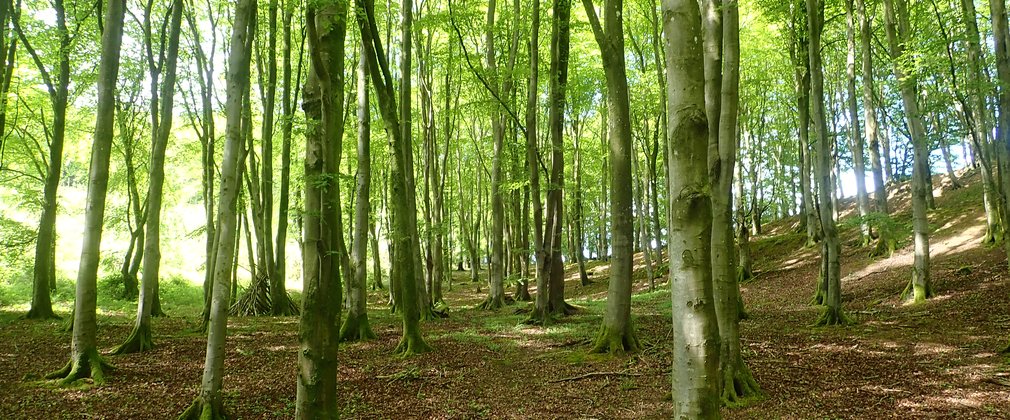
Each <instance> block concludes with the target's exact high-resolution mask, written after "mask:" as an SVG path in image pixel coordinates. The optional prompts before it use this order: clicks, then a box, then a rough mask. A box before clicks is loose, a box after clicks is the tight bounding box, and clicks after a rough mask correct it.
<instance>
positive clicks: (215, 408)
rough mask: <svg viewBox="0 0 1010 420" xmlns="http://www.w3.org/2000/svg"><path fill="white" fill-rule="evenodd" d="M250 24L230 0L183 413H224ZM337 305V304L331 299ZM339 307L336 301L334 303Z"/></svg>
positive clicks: (249, 15)
mask: <svg viewBox="0 0 1010 420" xmlns="http://www.w3.org/2000/svg"><path fill="white" fill-rule="evenodd" d="M255 28H256V1H255V0H240V1H239V2H238V3H236V4H235V12H234V23H233V26H232V34H231V46H232V47H231V53H230V54H229V55H228V74H227V76H228V78H227V80H228V90H227V99H226V103H225V110H226V116H227V120H226V122H225V136H226V137H225V150H224V156H223V158H222V161H221V189H220V191H219V192H218V205H217V221H218V236H217V238H216V242H217V244H216V248H217V249H216V252H215V253H216V255H215V256H214V258H213V261H214V274H213V276H212V277H211V278H212V279H213V281H214V284H213V288H212V293H211V307H210V311H208V312H209V318H210V322H209V324H208V328H207V353H206V358H205V360H204V366H203V380H202V381H201V386H200V394H199V395H198V396H197V397H196V399H195V400H194V401H193V404H192V405H190V406H189V408H187V409H186V411H185V412H183V414H182V416H181V418H184V419H223V418H225V417H226V415H225V408H224V400H223V396H222V393H221V389H222V382H223V380H224V355H225V340H226V337H227V335H228V306H229V305H228V300H229V297H230V293H229V292H230V289H231V282H230V281H229V280H230V276H229V274H230V273H231V271H232V266H233V264H235V259H234V251H235V246H236V245H235V237H236V236H237V234H238V232H237V229H236V221H237V219H238V217H237V214H236V211H237V205H238V195H239V189H240V188H241V184H240V183H239V155H241V154H242V147H243V146H242V144H243V136H242V112H243V111H242V102H243V101H242V98H243V96H244V93H245V92H246V89H247V88H248V86H249V64H250V60H251V56H252V42H253V37H254V34H255ZM337 306H338V305H337ZM338 307H339V306H338Z"/></svg>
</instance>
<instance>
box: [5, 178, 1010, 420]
mask: <svg viewBox="0 0 1010 420" xmlns="http://www.w3.org/2000/svg"><path fill="white" fill-rule="evenodd" d="M937 181H938V184H937V185H938V187H939V188H938V189H937V191H936V194H937V199H936V203H937V206H938V209H937V210H936V211H934V212H933V213H932V215H931V216H930V217H931V219H930V222H931V226H932V227H933V229H934V235H933V240H932V241H931V242H932V252H933V259H932V261H933V281H934V287H935V291H936V293H937V296H936V297H935V298H933V299H931V300H930V301H928V302H926V303H924V304H920V305H915V306H907V305H903V304H902V303H901V302H900V301H899V299H898V295H899V293H900V292H901V290H902V289H903V288H904V287H905V284H906V283H907V281H908V279H909V277H910V265H911V250H910V248H911V247H910V245H909V242H910V241H909V240H908V239H907V238H906V239H905V240H904V241H903V242H902V243H901V245H902V247H901V248H900V249H899V250H898V252H896V253H895V254H894V255H893V256H892V257H891V258H886V259H871V258H868V257H867V256H866V254H867V250H866V249H864V248H859V247H858V245H859V243H858V239H857V238H856V235H857V229H858V227H856V226H854V225H852V224H851V223H842V228H843V233H844V235H843V240H844V245H843V254H844V255H843V260H842V261H843V265H842V274H843V276H844V280H843V284H842V288H843V306H844V309H845V310H846V312H847V313H848V314H849V316H851V317H852V318H853V319H855V320H856V321H857V323H856V324H855V325H853V326H848V327H829V328H815V327H811V326H810V324H811V323H812V322H813V321H814V319H815V318H816V316H817V309H816V308H815V307H812V306H810V305H809V301H810V298H811V296H812V294H813V290H814V281H815V279H816V278H817V270H818V264H817V263H818V258H817V253H816V248H807V247H804V246H803V243H804V236H803V235H802V234H797V233H795V224H796V221H795V220H794V219H790V220H785V221H782V222H779V223H775V224H771V225H769V226H766V232H765V234H763V235H760V236H757V237H755V238H754V240H753V252H754V256H755V259H756V269H757V278H756V279H755V280H754V281H752V282H749V283H747V284H745V285H743V287H742V291H743V296H744V300H745V304H746V309H747V313H748V314H749V315H750V318H749V319H748V320H745V321H743V322H742V323H741V335H742V340H743V347H744V356H745V359H746V361H747V363H748V364H749V366H750V368H751V370H752V371H753V373H754V377H755V379H756V380H757V382H758V383H759V384H760V385H761V387H762V390H763V393H764V396H763V397H762V398H761V399H759V400H756V401H752V402H751V403H750V404H748V405H747V406H746V407H743V408H735V409H724V410H723V415H724V417H727V418H896V419H897V418H901V419H907V418H924V417H929V418H972V419H984V418H1007V415H1008V414H1007V413H1010V365H1008V360H1007V358H1006V357H1005V356H1001V355H1000V354H999V353H998V352H999V349H1001V348H1002V347H1003V346H1005V345H1006V344H1007V340H1008V339H1010V284H1008V283H1010V282H1008V277H1007V275H1006V263H1005V257H1004V254H1003V251H1002V248H1000V247H995V248H993V247H984V246H981V245H980V240H981V237H982V233H983V231H984V228H983V227H984V221H983V219H982V218H983V216H982V209H981V203H982V200H981V198H980V196H981V188H980V186H979V185H978V184H977V182H976V183H974V184H973V185H970V186H969V187H967V188H963V189H957V190H953V189H949V188H948V187H945V186H942V185H943V184H944V183H945V181H944V180H943V179H941V178H940V177H937ZM892 195H893V197H892V203H893V204H894V205H895V207H896V215H897V216H896V219H897V220H898V221H899V222H900V224H901V225H902V226H904V232H905V234H908V233H909V232H910V229H908V227H907V226H908V219H909V214H908V213H909V211H910V210H909V209H908V205H907V190H902V189H901V188H898V189H897V191H896V192H892ZM848 207H851V205H849V206H848ZM846 212H851V209H848V210H846ZM846 214H847V213H843V216H845V215H846ZM637 262H638V264H639V265H638V268H639V270H638V271H636V277H637V278H638V279H639V280H638V282H637V283H636V290H637V294H636V295H635V296H634V298H633V309H632V310H633V313H634V316H635V325H636V327H637V330H638V334H639V337H640V338H641V342H642V344H643V347H644V349H643V351H641V352H640V353H638V354H635V355H632V356H628V357H620V358H615V357H609V356H602V355H594V354H589V353H588V350H589V341H590V340H591V339H592V338H593V337H594V336H595V334H596V331H597V328H599V322H600V318H601V315H602V313H603V311H604V307H605V298H606V287H607V286H606V282H607V264H606V263H605V262H591V263H590V264H589V267H590V277H591V279H592V280H593V281H594V282H593V284H591V285H588V286H581V285H580V282H579V280H578V276H577V274H576V273H577V272H576V271H574V270H570V271H569V275H568V281H567V284H566V294H567V296H568V299H569V301H570V302H571V303H573V304H575V305H577V306H579V307H580V308H581V309H580V310H579V311H578V312H577V313H576V314H575V315H572V316H569V317H566V318H564V319H562V320H560V321H559V322H558V323H556V324H554V325H552V326H550V327H547V328H540V327H529V326H524V325H522V324H521V321H522V320H523V318H524V317H525V315H524V314H522V313H517V310H519V309H522V308H524V307H525V305H527V303H518V304H515V305H513V306H509V307H506V308H505V309H503V310H500V311H498V312H487V311H480V310H475V309H473V307H474V305H475V304H477V303H478V302H480V301H481V299H482V298H483V296H484V294H483V293H478V292H477V291H476V284H475V283H470V282H469V281H468V280H466V281H463V279H465V278H466V277H467V273H462V272H458V273H455V275H456V276H455V277H456V278H457V281H456V282H455V284H454V285H453V286H452V290H451V291H450V292H448V293H446V300H447V302H448V303H449V306H450V316H449V317H448V318H446V319H439V320H434V321H427V322H424V323H423V329H424V332H425V337H426V339H427V341H428V342H429V343H430V344H431V345H432V346H433V347H434V348H435V349H436V350H435V351H434V352H432V353H428V354H423V355H420V356H415V357H411V358H409V359H403V358H400V357H397V356H393V355H392V354H391V352H392V350H393V348H394V347H395V346H396V343H397V340H398V338H399V331H400V323H399V320H398V318H397V316H396V315H391V314H389V311H388V307H387V306H386V305H385V302H386V297H385V295H384V292H382V291H376V292H373V293H372V295H371V296H370V302H369V305H370V311H369V316H370V318H371V324H372V327H373V329H374V330H375V332H376V333H377V335H378V339H376V340H373V341H369V342H365V343H353V344H346V345H342V346H341V348H340V355H339V357H340V376H339V383H340V385H339V386H340V390H339V393H340V398H341V401H342V404H343V407H344V408H343V410H344V417H346V418H390V419H403V418H424V419H427V418H537V419H540V418H669V417H670V415H671V414H672V402H671V401H670V392H669V388H670V380H669V377H670V376H669V374H670V369H671V366H672V359H671V352H670V344H671V328H670V323H671V319H670V296H669V288H668V287H667V285H666V281H665V276H663V277H661V278H658V279H657V280H656V282H657V285H656V290H655V291H651V292H650V291H649V286H648V281H647V280H646V279H645V274H644V270H642V269H641V268H642V266H641V264H642V261H641V255H639V259H638V260H637ZM482 274H483V273H482ZM481 286H482V288H483V289H484V290H486V286H484V285H483V284H481ZM173 287H178V285H174V286H172V287H167V288H166V289H167V290H169V291H171V290H175V289H173ZM188 293H189V294H190V295H192V296H196V302H197V304H196V305H197V306H195V307H189V308H187V307H183V306H180V307H178V308H172V307H170V308H169V312H170V315H171V317H169V318H158V319H156V320H155V322H154V328H155V342H156V345H157V347H156V348H155V349H154V350H152V351H149V352H147V353H143V354H136V355H127V356H108V358H107V360H109V361H110V362H112V363H113V364H114V365H115V366H116V369H115V370H113V371H112V372H111V373H110V374H108V378H107V381H106V383H105V384H104V385H102V386H91V385H89V384H83V385H82V386H80V387H77V388H73V389H60V388H54V387H53V386H52V385H50V384H48V383H46V382H43V381H39V380H38V378H39V376H40V375H41V374H44V373H45V372H47V371H51V370H55V369H57V368H59V367H61V366H62V365H63V364H64V363H66V360H67V355H68V353H69V343H70V334H69V333H67V332H63V331H62V329H61V328H60V326H61V324H60V323H58V322H29V321H19V320H16V317H17V315H19V314H18V313H15V312H13V310H11V308H9V307H8V308H3V310H4V312H0V418H3V419H57V418H85V417H87V418H101V419H163V418H173V417H175V416H177V415H178V414H180V413H181V412H182V411H183V410H184V409H185V407H186V406H187V405H188V404H189V403H190V402H191V401H192V399H193V398H194V397H195V396H196V394H197V392H198V386H199V382H200V375H201V373H202V366H203V358H204V350H205V336H204V335H203V334H201V333H194V332H191V331H190V329H191V328H192V327H193V326H194V325H196V323H197V322H198V321H197V314H198V312H199V309H198V308H199V306H198V302H199V297H198V296H199V289H196V290H191V291H189V292H188ZM171 296H172V295H171V294H169V298H168V299H170V298H171ZM129 306H130V305H128V304H121V305H119V307H118V308H119V309H115V308H112V309H109V308H104V307H103V310H102V311H101V313H100V316H99V343H101V346H102V347H103V348H105V349H110V348H112V347H114V346H115V345H116V344H118V342H119V341H120V340H122V339H124V338H125V337H126V336H127V334H128V333H129V331H130V328H131V325H132V321H131V319H132V315H130V310H129ZM172 309H175V311H172ZM173 312H174V313H173ZM65 315H66V314H65ZM297 328H298V321H297V319H296V318H294V317H286V318H268V317H263V318H251V317H243V318H232V319H230V320H229V337H228V353H227V359H226V361H225V371H226V376H225V378H224V388H225V394H226V403H227V405H228V409H229V410H230V413H231V414H232V415H233V416H234V417H235V418H245V419H253V418H290V417H291V416H292V414H293V410H294V409H293V401H294V397H295V364H296V354H297V353H296V352H297Z"/></svg>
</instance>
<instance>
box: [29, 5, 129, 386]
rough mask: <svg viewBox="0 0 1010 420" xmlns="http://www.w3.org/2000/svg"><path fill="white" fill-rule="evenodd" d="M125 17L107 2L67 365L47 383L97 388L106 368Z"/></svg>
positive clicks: (121, 8)
mask: <svg viewBox="0 0 1010 420" xmlns="http://www.w3.org/2000/svg"><path fill="white" fill-rule="evenodd" d="M125 15H126V1H125V0H108V2H107V3H106V6H105V18H104V19H105V30H104V32H103V33H102V52H101V58H102V60H101V65H100V66H99V68H98V92H97V96H98V103H97V105H96V110H95V115H96V117H95V135H94V142H93V143H92V145H91V169H90V170H89V171H88V178H89V179H88V198H87V203H88V205H87V210H86V212H85V214H84V242H83V244H82V245H81V262H80V268H79V269H78V274H77V293H76V299H75V303H74V333H73V341H72V343H71V346H70V349H71V350H70V361H69V362H68V363H67V365H66V366H65V367H64V368H63V369H60V370H58V371H56V372H53V373H50V374H49V375H46V378H47V379H60V383H61V384H63V385H69V384H72V383H73V382H75V381H77V380H78V379H83V378H91V379H92V380H93V381H94V382H95V383H96V384H101V383H103V382H104V381H105V373H104V372H105V369H107V368H108V367H109V366H108V365H107V364H106V363H105V361H104V360H102V357H101V356H100V355H99V354H98V337H97V333H98V318H97V313H96V311H97V303H98V264H99V261H100V260H101V255H100V254H101V247H102V228H103V224H104V221H105V202H106V192H108V189H109V161H110V158H111V155H112V139H113V137H114V135H115V125H116V122H115V107H116V80H117V79H118V76H119V56H120V50H121V47H122V45H123V17H124V16H125Z"/></svg>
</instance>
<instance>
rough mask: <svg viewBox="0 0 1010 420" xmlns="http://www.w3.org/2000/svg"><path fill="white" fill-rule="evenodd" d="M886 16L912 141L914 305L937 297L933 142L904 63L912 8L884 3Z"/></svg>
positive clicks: (901, 2) (900, 1)
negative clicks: (932, 243)
mask: <svg viewBox="0 0 1010 420" xmlns="http://www.w3.org/2000/svg"><path fill="white" fill-rule="evenodd" d="M884 16H885V19H886V25H885V29H886V32H887V41H888V45H889V47H890V53H891V59H892V60H893V63H892V65H893V66H894V77H895V78H896V79H898V80H899V81H900V83H899V88H900V90H901V102H902V106H903V108H904V111H905V120H906V123H907V124H908V128H909V134H910V135H911V138H912V149H913V166H912V231H913V235H914V237H915V258H914V262H913V264H912V279H911V280H910V281H909V284H908V287H906V288H905V291H903V292H902V298H908V299H909V300H910V301H912V302H916V303H918V302H922V301H924V300H926V299H928V298H930V297H932V296H933V288H932V284H931V281H930V263H929V220H928V219H927V215H926V213H927V211H928V201H927V200H928V197H927V195H928V196H932V193H931V192H930V186H929V181H928V179H929V178H930V175H929V172H930V171H929V163H928V160H929V144H928V143H929V140H928V139H927V138H926V130H925V127H924V126H923V122H922V113H921V112H920V110H919V103H918V99H917V95H918V83H917V80H916V77H915V76H914V75H911V74H907V73H906V72H905V69H904V68H903V67H902V64H901V60H902V59H903V58H902V57H903V56H904V54H905V51H904V49H905V47H904V43H905V42H906V40H908V39H909V37H910V36H911V30H912V28H911V26H910V24H909V18H908V5H907V4H906V3H905V0H884Z"/></svg>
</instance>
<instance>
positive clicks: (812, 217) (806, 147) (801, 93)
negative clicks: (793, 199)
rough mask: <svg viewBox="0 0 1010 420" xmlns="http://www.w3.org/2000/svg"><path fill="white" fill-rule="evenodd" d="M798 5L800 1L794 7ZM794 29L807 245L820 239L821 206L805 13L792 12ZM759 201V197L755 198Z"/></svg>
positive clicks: (792, 52) (802, 220)
mask: <svg viewBox="0 0 1010 420" xmlns="http://www.w3.org/2000/svg"><path fill="white" fill-rule="evenodd" d="M791 7H792V8H793V9H795V8H796V7H797V3H794V4H793V5H792V6H791ZM792 15H793V16H792V19H791V20H790V31H791V33H792V36H793V39H792V44H791V48H790V49H789V54H790V57H791V60H792V62H793V67H794V68H795V71H794V77H795V83H796V110H797V116H798V119H799V121H798V122H797V126H798V127H799V129H798V131H799V146H798V147H799V160H800V204H801V205H800V211H801V213H802V216H801V217H800V225H801V226H800V227H801V229H805V230H806V233H807V246H812V245H813V244H814V243H816V242H817V241H819V240H820V239H821V238H820V226H818V220H817V209H816V207H815V203H814V200H815V198H814V197H813V191H814V189H813V186H812V185H811V184H810V175H811V163H812V160H811V159H810V58H809V56H810V54H809V50H810V45H809V38H808V34H807V33H806V32H807V30H806V28H805V26H806V18H805V16H804V15H803V13H799V12H797V11H796V10H793V12H792ZM751 200H756V197H751Z"/></svg>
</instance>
